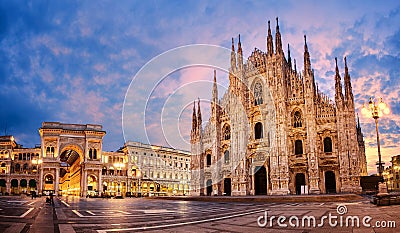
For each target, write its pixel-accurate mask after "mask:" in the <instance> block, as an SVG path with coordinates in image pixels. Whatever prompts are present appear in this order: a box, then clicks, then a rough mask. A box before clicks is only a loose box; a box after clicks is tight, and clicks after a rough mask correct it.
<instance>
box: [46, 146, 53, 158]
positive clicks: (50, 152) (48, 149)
mask: <svg viewBox="0 0 400 233" xmlns="http://www.w3.org/2000/svg"><path fill="white" fill-rule="evenodd" d="M46 156H48V157H53V156H54V147H52V146H48V147H46Z"/></svg>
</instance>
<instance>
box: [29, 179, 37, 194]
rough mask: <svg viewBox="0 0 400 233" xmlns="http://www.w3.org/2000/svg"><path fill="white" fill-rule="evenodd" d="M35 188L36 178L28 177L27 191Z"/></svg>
mask: <svg viewBox="0 0 400 233" xmlns="http://www.w3.org/2000/svg"><path fill="white" fill-rule="evenodd" d="M34 190H36V180H34V179H30V180H29V191H30V192H32V191H34Z"/></svg>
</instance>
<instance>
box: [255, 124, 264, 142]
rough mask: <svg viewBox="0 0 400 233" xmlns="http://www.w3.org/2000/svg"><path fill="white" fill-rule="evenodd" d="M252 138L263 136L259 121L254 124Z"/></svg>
mask: <svg viewBox="0 0 400 233" xmlns="http://www.w3.org/2000/svg"><path fill="white" fill-rule="evenodd" d="M254 138H255V139H260V138H263V129H262V124H261V122H257V123H256V125H255V126H254Z"/></svg>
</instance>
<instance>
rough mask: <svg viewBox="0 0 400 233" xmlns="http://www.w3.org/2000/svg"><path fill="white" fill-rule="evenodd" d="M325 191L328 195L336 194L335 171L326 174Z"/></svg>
mask: <svg viewBox="0 0 400 233" xmlns="http://www.w3.org/2000/svg"><path fill="white" fill-rule="evenodd" d="M325 190H326V193H336V178H335V173H334V172H333V171H327V172H325Z"/></svg>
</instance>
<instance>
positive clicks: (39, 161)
mask: <svg viewBox="0 0 400 233" xmlns="http://www.w3.org/2000/svg"><path fill="white" fill-rule="evenodd" d="M42 162H43V160H41V159H37V158H34V159H32V164H35V165H36V172H38V171H39V172H40V170H39V165H40V164H42ZM39 179H40V173H39ZM39 179H38V180H39ZM40 183H41V181H40V180H39V185H40ZM37 185H38V184H36V189H37ZM35 194H36V192H35Z"/></svg>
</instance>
